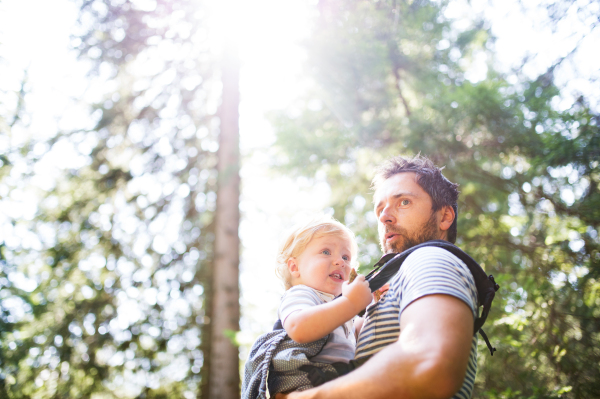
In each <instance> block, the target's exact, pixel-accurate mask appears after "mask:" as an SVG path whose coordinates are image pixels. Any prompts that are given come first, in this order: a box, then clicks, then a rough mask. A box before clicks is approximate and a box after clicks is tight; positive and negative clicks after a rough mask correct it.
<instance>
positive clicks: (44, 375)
mask: <svg viewBox="0 0 600 399" xmlns="http://www.w3.org/2000/svg"><path fill="white" fill-rule="evenodd" d="M42 3H43V2H42ZM42 3H39V2H34V1H29V0H28V1H26V2H21V3H20V7H22V8H21V11H20V14H17V11H15V10H18V7H17V5H16V4H17V2H16V1H15V0H13V1H7V0H4V1H0V19H1V20H2V21H3V23H1V24H0V26H2V27H0V31H1V36H0V76H2V75H3V77H2V78H0V85H1V86H0V301H1V302H0V398H68V397H77V398H79V397H81V398H84V397H85V398H170V397H178V398H179V397H185V398H191V397H204V398H206V397H209V395H208V393H207V391H206V385H205V384H206V382H207V381H206V379H207V378H208V377H207V376H208V375H209V371H208V370H207V368H208V367H210V365H211V362H209V361H207V359H208V353H209V350H210V347H211V335H210V332H209V331H208V330H207V328H209V326H210V323H211V317H212V318H214V317H219V315H218V314H214V315H213V314H211V313H210V311H209V310H208V307H207V306H208V305H207V304H209V303H210V300H211V297H210V295H211V293H212V292H213V291H212V289H211V285H212V284H213V280H212V279H211V278H212V277H211V276H212V270H213V269H212V268H213V265H214V260H215V259H214V258H215V256H214V251H213V250H214V240H215V234H214V229H215V225H214V220H215V217H216V214H217V213H218V212H219V209H218V208H217V207H216V203H217V190H218V184H219V178H220V177H219V176H218V173H217V165H218V164H219V161H220V160H219V152H218V148H219V133H220V126H221V119H220V118H221V115H222V114H221V113H220V112H221V111H220V110H221V107H222V104H221V100H222V97H221V96H222V86H223V82H222V78H223V74H222V72H221V71H222V67H223V65H222V62H221V59H222V52H223V48H222V47H220V38H221V36H224V35H227V34H228V33H229V34H234V36H235V37H237V38H238V40H240V42H239V43H240V45H239V57H240V60H241V70H240V71H239V73H240V76H241V86H240V91H241V103H240V104H239V106H240V115H241V118H240V141H241V156H242V159H241V184H242V186H241V187H242V194H241V199H240V206H239V208H240V210H241V212H242V222H241V225H240V234H239V235H240V237H241V239H242V241H241V245H242V250H243V254H242V260H241V266H240V267H241V272H240V273H241V274H240V276H230V278H231V281H233V282H235V281H236V280H237V279H238V278H239V281H240V286H241V292H242V294H241V297H240V301H239V302H240V304H241V309H242V319H241V324H240V331H233V330H232V331H229V330H228V331H224V333H225V334H226V335H227V336H228V337H229V338H230V339H231V341H232V344H235V345H239V346H240V365H243V363H244V360H245V356H246V354H247V350H248V346H249V344H251V343H252V341H253V339H254V338H255V337H256V336H257V335H258V334H260V333H262V332H265V331H266V330H268V329H269V328H270V323H271V322H273V321H274V319H275V317H276V315H275V313H274V309H276V306H277V299H278V295H279V294H280V293H281V292H282V289H281V288H280V287H278V286H277V281H276V279H274V277H273V276H272V270H273V265H274V255H275V249H276V245H277V241H278V239H280V238H281V234H282V232H283V231H285V230H286V229H288V228H289V227H290V226H291V225H292V224H293V222H295V221H297V220H299V219H300V218H301V217H303V216H306V215H308V214H311V213H314V212H316V211H325V212H329V213H332V214H333V215H334V217H335V218H336V219H338V220H340V221H342V222H344V223H346V224H347V225H348V226H349V227H350V228H351V229H352V230H353V231H354V232H355V233H356V234H357V236H358V240H359V248H360V259H359V262H360V264H361V268H360V269H361V271H362V272H367V271H368V270H369V265H371V264H373V263H374V262H375V261H376V260H377V259H378V258H379V256H380V250H379V247H378V244H377V236H376V230H377V229H376V219H375V216H374V214H373V212H372V209H371V208H372V207H371V191H370V179H371V178H372V176H373V173H374V168H375V166H376V165H377V164H378V163H380V162H381V161H382V160H384V159H386V158H387V157H389V156H392V155H396V154H405V155H414V154H417V153H421V154H423V155H426V156H428V157H430V158H431V159H432V160H433V161H434V162H435V163H436V164H437V165H439V166H445V169H444V173H445V175H446V177H448V178H449V179H450V180H451V181H454V182H457V183H459V184H460V190H461V197H460V200H459V213H458V226H459V233H458V241H457V245H459V246H460V247H461V248H463V249H464V250H465V251H467V252H468V253H469V254H470V255H471V256H472V257H473V258H475V259H476V260H477V261H479V262H480V263H481V265H482V266H483V267H484V269H485V270H486V272H488V273H491V274H493V275H494V276H495V277H496V281H497V282H498V283H499V284H500V286H501V289H500V291H498V293H497V296H496V300H495V302H494V306H493V308H492V311H491V314H490V317H489V318H488V322H487V323H486V328H485V330H486V332H487V334H488V336H489V337H490V339H491V342H492V344H493V345H494V346H496V348H497V349H498V351H497V352H496V353H495V354H494V356H493V357H490V356H489V354H487V350H486V348H485V344H484V343H483V341H481V342H480V348H479V349H480V351H479V352H480V354H479V358H478V362H479V372H478V375H477V380H476V391H475V393H474V397H484V398H593V397H598V392H600V295H599V294H600V292H599V290H600V238H599V237H598V229H599V227H600V191H599V186H598V184H599V183H600V128H599V125H600V113H599V112H600V102H599V100H600V85H599V83H598V77H599V76H598V70H599V69H600V68H598V67H599V66H600V59H599V56H598V54H600V52H598V51H597V50H598V49H597V43H598V40H599V39H598V35H599V30H598V24H599V23H600V20H599V19H598V15H600V2H598V1H594V0H589V1H588V0H582V1H575V0H556V1H548V0H539V1H514V2H507V3H504V2H503V3H494V2H492V1H471V2H458V1H456V2H455V1H420V0H412V1H399V0H397V1H396V0H394V1H392V0H378V1H375V0H370V1H366V0H357V1H352V2H347V1H341V0H320V1H313V2H290V4H288V5H282V4H279V2H274V1H271V2H269V1H263V2H247V3H246V2H235V1H234V2H231V3H220V2H211V1H202V0H196V1H192V0H189V1H187V0H147V1H146V0H145V1H141V0H139V1H134V0H131V1H130V0H112V1H111V0H95V1H94V0H91V1H83V0H80V1H71V2H68V1H63V2H57V3H56V4H55V5H54V6H52V7H49V6H48V4H47V3H46V5H43V4H42ZM223 4H225V6H224V5H223ZM44 7H46V8H44ZM55 7H56V8H55ZM57 10H58V11H57ZM61 10H62V11H61ZM53 12H55V13H56V14H52V13H53ZM503 13H504V14H503ZM34 14H35V15H38V16H37V17H35V16H34ZM17 15H18V16H19V18H23V19H22V20H19V19H18V18H17ZM27 15H30V16H31V20H29V19H28V18H26V16H27ZM45 16H48V17H49V18H44V17H45ZM36 18H40V19H36ZM43 19H45V20H46V21H43ZM11 21H12V24H10V23H9V22H11ZM225 22H227V23H225ZM28 24H29V25H28ZM36 24H39V25H38V26H41V28H43V29H48V33H47V34H48V35H49V37H50V39H51V40H53V41H54V42H58V40H59V38H58V39H53V38H54V36H53V32H54V31H56V32H58V31H60V32H63V36H61V37H66V38H68V39H67V40H66V41H65V43H64V48H65V50H64V54H63V53H60V54H58V53H56V52H54V53H53V52H50V51H49V52H45V51H44V48H45V47H44V46H46V47H47V46H48V45H46V44H43V43H46V42H44V38H42V37H39V36H38V35H42V36H43V35H44V32H43V31H42V32H38V33H37V35H36V34H34V32H33V31H31V30H30V31H27V30H25V29H20V28H19V27H20V26H25V27H28V29H33V28H34V27H35V25H36ZM44 24H46V25H44ZM224 26H226V27H227V29H229V30H232V31H231V32H223V27H224ZM29 27H31V28H29ZM27 32H29V34H30V35H31V37H30V36H27V35H28V33H27ZM511 33H512V34H513V35H516V37H512V39H510V40H512V41H510V40H509V39H508V37H509V36H510V35H511ZM36 36H37V37H36ZM19 40H22V41H21V42H20V41H19ZM36 42H39V43H42V45H41V46H39V47H31V48H30V47H29V46H32V43H36ZM11 43H12V46H13V47H12V48H13V49H16V50H11V47H10V45H11ZM506 43H509V44H510V43H512V45H513V46H514V47H512V48H511V47H510V45H508V48H507V44H506ZM517 44H518V46H517ZM48 48H50V47H48ZM11 51H20V53H18V52H14V53H11ZM52 51H54V50H52ZM21 53H24V54H28V55H31V57H33V56H32V54H34V55H35V54H37V56H38V58H35V57H34V58H31V59H32V60H34V61H28V62H21V63H19V62H17V61H15V60H16V59H17V56H16V55H15V54H21ZM509 57H512V58H510V59H509ZM25 59H27V58H25ZM56 60H58V63H56V62H57V61H56ZM287 68H289V69H287ZM50 69H52V70H53V71H54V72H53V73H58V75H56V76H61V79H63V80H61V83H60V85H58V86H57V87H53V88H52V90H54V91H52V90H50V91H49V93H46V94H45V97H44V96H43V95H44V93H43V90H44V89H43V88H41V87H42V86H43V82H46V83H47V82H48V80H50V78H49V77H48V76H53V75H44V74H43V72H44V70H46V72H47V71H48V70H50ZM57 71H58V72H57ZM61 73H62V74H61ZM39 82H42V83H39ZM40 98H41V99H43V101H41V100H40ZM221 162H222V160H221ZM235 245H240V244H239V243H237V244H235ZM232 372H233V373H238V370H233V371H232Z"/></svg>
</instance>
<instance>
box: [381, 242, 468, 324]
mask: <svg viewBox="0 0 600 399" xmlns="http://www.w3.org/2000/svg"><path fill="white" fill-rule="evenodd" d="M394 280H395V281H393V282H392V284H397V285H400V287H398V288H399V290H398V292H401V298H400V315H402V312H403V311H404V309H405V308H406V307H407V306H408V305H410V304H411V303H412V302H413V301H415V300H417V299H419V298H422V297H424V296H426V295H433V294H445V295H451V296H453V297H456V298H458V299H460V300H462V301H463V302H465V303H466V304H467V305H468V306H469V308H470V309H471V311H472V312H473V318H476V317H477V289H476V287H475V281H474V279H473V276H472V274H471V272H470V271H469V268H468V267H467V266H466V265H465V264H464V263H463V262H462V261H461V260H460V259H458V258H457V257H456V256H454V255H453V254H451V253H450V252H448V251H446V250H445V249H442V248H435V247H426V248H421V249H418V250H416V251H415V252H413V253H412V254H411V255H409V256H408V258H406V260H405V261H404V264H403V265H402V267H401V269H400V272H399V273H398V275H397V278H396V279H394Z"/></svg>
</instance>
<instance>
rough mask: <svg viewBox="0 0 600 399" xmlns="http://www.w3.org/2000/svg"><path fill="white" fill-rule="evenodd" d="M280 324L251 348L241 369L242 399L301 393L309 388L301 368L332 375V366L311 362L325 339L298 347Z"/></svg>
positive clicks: (306, 375) (310, 386) (262, 336)
mask: <svg viewBox="0 0 600 399" xmlns="http://www.w3.org/2000/svg"><path fill="white" fill-rule="evenodd" d="M280 326H281V323H277V324H276V325H275V329H274V330H273V331H271V332H268V333H266V334H263V335H261V336H260V337H259V338H258V339H257V340H256V342H254V345H252V348H251V349H250V354H249V356H248V360H247V361H246V365H245V367H244V379H243V383H242V399H257V398H258V399H264V398H267V389H268V391H269V394H270V395H271V396H274V395H275V394H276V393H287V392H292V391H303V390H306V389H309V388H312V387H313V385H312V384H311V382H310V380H309V379H308V374H307V373H306V372H304V371H300V367H302V366H314V367H317V368H319V369H324V370H328V371H330V372H333V373H335V369H334V368H333V366H331V365H329V364H325V363H319V362H311V360H310V359H311V358H312V357H314V356H316V355H317V354H318V353H319V352H321V350H322V349H323V346H325V343H326V342H327V338H328V337H329V336H325V337H323V338H321V339H319V340H317V341H313V342H309V343H306V344H299V343H298V342H295V341H294V340H292V339H291V338H290V337H289V336H288V335H287V333H286V332H285V330H284V329H283V328H282V327H281V328H278V327H280Z"/></svg>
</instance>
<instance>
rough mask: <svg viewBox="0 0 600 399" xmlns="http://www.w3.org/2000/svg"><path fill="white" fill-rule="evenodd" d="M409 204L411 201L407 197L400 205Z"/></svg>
mask: <svg viewBox="0 0 600 399" xmlns="http://www.w3.org/2000/svg"><path fill="white" fill-rule="evenodd" d="M408 204H410V201H409V200H407V199H403V200H402V201H400V205H403V206H406V205H408Z"/></svg>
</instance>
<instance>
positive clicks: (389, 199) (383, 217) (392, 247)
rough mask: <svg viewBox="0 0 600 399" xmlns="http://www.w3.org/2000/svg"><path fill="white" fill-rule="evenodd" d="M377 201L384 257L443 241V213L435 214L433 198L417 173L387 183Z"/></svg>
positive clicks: (379, 190)
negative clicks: (440, 225) (428, 243)
mask: <svg viewBox="0 0 600 399" xmlns="http://www.w3.org/2000/svg"><path fill="white" fill-rule="evenodd" d="M373 199H374V203H375V214H376V215H377V218H378V223H377V224H378V230H379V241H380V243H381V250H382V251H383V252H384V253H386V254H387V253H390V252H402V251H404V250H406V249H408V248H411V247H413V246H415V245H417V244H420V243H422V242H425V241H429V240H435V239H442V238H443V236H444V232H443V231H442V230H441V229H440V228H439V219H440V212H432V201H431V197H430V196H429V194H427V193H426V192H425V190H423V188H421V186H419V184H418V183H417V175H416V174H415V173H413V172H403V173H398V174H395V175H394V176H392V177H390V178H389V179H387V180H385V181H384V182H383V183H382V184H381V185H380V186H379V188H378V189H377V191H376V192H375V195H374V198H373Z"/></svg>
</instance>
